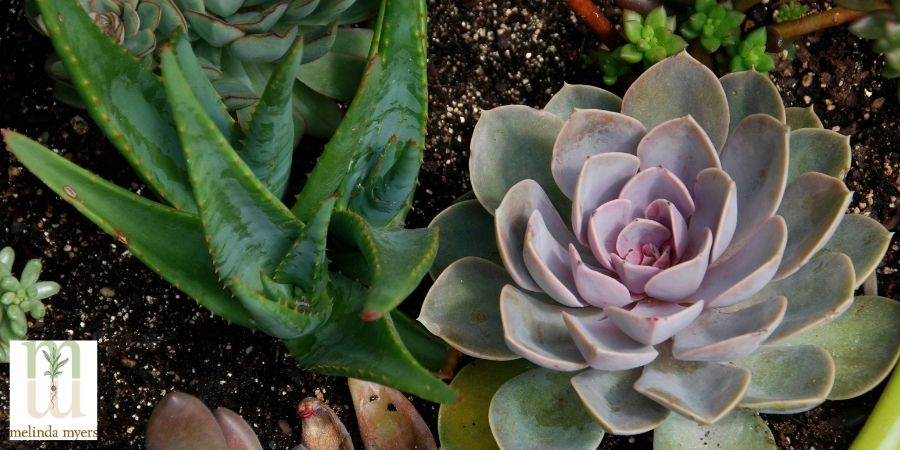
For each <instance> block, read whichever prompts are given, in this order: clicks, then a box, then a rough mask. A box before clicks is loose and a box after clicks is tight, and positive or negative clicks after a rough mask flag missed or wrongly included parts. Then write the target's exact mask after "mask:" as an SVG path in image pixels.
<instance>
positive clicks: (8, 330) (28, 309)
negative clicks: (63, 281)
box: [0, 247, 59, 363]
mask: <svg viewBox="0 0 900 450" xmlns="http://www.w3.org/2000/svg"><path fill="white" fill-rule="evenodd" d="M15 260H16V252H14V251H13V249H12V248H11V247H4V248H3V249H2V250H0V363H7V362H9V341H13V340H22V339H25V335H26V334H27V333H28V316H29V315H30V316H31V317H32V318H34V319H35V320H41V319H43V318H44V314H45V313H46V307H45V306H44V300H45V299H47V298H49V297H52V296H54V295H56V293H58V292H59V284H58V283H56V282H54V281H39V278H40V276H41V261H40V260H39V259H32V260H29V261H28V262H27V263H25V267H24V268H23V269H22V273H21V275H20V276H19V277H18V278H16V277H15V275H13V262H15Z"/></svg>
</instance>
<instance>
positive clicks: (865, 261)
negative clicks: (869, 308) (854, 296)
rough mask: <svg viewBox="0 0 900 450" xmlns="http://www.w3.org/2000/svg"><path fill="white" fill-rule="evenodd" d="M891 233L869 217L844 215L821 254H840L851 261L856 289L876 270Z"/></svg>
mask: <svg viewBox="0 0 900 450" xmlns="http://www.w3.org/2000/svg"><path fill="white" fill-rule="evenodd" d="M891 236H893V233H890V232H888V230H887V229H886V228H884V226H883V225H881V224H880V223H878V222H877V221H875V220H874V219H872V218H870V217H866V216H863V215H860V214H846V215H845V216H844V219H843V220H841V224H840V225H838V228H837V230H835V232H834V234H833V235H832V236H831V239H830V240H829V241H828V243H827V244H825V247H823V248H822V250H821V251H822V252H840V253H843V254H845V255H847V256H849V257H850V259H851V260H852V261H853V270H854V271H855V273H856V283H855V285H854V286H855V287H859V286H860V285H861V284H862V283H863V282H864V281H865V280H866V278H869V276H870V275H872V272H874V271H875V269H876V268H877V267H878V264H879V263H880V262H881V258H883V257H884V254H885V252H887V249H888V245H890V243H891Z"/></svg>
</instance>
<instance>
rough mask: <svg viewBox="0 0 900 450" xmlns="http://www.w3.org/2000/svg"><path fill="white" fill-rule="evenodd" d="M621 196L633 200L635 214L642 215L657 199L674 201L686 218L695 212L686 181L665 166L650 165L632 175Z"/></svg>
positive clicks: (632, 205)
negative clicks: (683, 181) (682, 180)
mask: <svg viewBox="0 0 900 450" xmlns="http://www.w3.org/2000/svg"><path fill="white" fill-rule="evenodd" d="M619 198H621V199H626V200H630V201H631V207H632V208H633V210H634V212H633V214H632V215H633V216H634V217H640V216H641V215H642V214H643V213H644V210H645V209H647V206H649V205H650V203H652V202H653V201H654V200H656V199H660V198H661V199H665V200H668V201H670V202H672V203H673V204H674V205H675V207H676V208H678V211H679V212H680V213H681V215H682V216H684V217H685V218H687V217H690V216H691V215H693V214H694V200H693V199H692V198H691V194H690V192H689V191H688V189H687V187H685V185H684V183H682V182H681V180H679V179H678V177H676V176H675V174H674V173H672V172H670V171H669V170H668V169H666V168H664V167H650V168H647V169H644V170H642V171H640V172H638V174H637V175H635V176H633V177H631V179H630V180H628V182H627V183H625V186H623V187H622V191H621V192H619Z"/></svg>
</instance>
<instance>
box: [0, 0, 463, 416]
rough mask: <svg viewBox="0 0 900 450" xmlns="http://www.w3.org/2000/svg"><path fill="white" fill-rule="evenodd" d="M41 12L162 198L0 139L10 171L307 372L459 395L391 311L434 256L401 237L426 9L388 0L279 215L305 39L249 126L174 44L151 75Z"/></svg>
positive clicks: (418, 335) (427, 339) (22, 142)
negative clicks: (344, 103) (326, 131)
mask: <svg viewBox="0 0 900 450" xmlns="http://www.w3.org/2000/svg"><path fill="white" fill-rule="evenodd" d="M36 4H37V7H38V8H39V9H40V12H41V14H42V16H43V17H45V18H48V17H49V18H54V20H49V21H46V23H45V25H46V27H47V30H48V32H49V34H50V36H51V39H52V40H53V43H54V46H55V48H56V51H57V52H58V54H59V55H60V57H61V60H62V61H63V63H64V64H65V65H66V68H67V70H68V72H69V73H70V74H71V75H72V79H73V81H74V85H75V87H76V88H77V89H78V91H79V94H80V95H81V97H82V99H84V100H85V103H86V104H87V106H88V109H89V112H90V113H91V115H92V116H93V118H94V119H95V121H96V122H97V123H98V124H99V125H100V127H101V128H102V129H103V130H104V132H105V133H106V134H107V136H108V137H109V139H110V140H111V141H112V143H113V144H114V145H115V146H116V147H117V148H118V149H119V151H120V152H121V153H122V154H123V155H124V156H125V157H126V159H128V161H129V162H130V163H131V165H132V166H133V167H134V169H135V171H136V172H137V174H138V175H139V176H140V177H141V178H142V179H143V180H144V182H146V183H147V185H148V186H149V187H150V188H151V189H152V191H153V192H154V193H155V194H157V195H158V197H159V199H160V201H153V200H150V199H147V198H144V197H141V196H138V195H135V194H133V193H131V192H129V191H127V190H125V189H122V188H120V187H118V186H115V185H113V184H111V183H108V182H106V181H104V180H102V179H101V178H100V177H98V176H97V175H94V174H92V173H90V172H87V171H85V170H83V169H81V168H79V167H77V166H76V165H74V164H72V163H71V162H69V161H68V160H66V159H65V158H62V157H61V156H59V155H57V154H56V153H54V152H52V151H50V150H49V149H47V148H45V147H43V146H42V145H40V144H38V143H37V142H34V141H32V140H30V139H28V138H26V137H24V136H22V135H19V134H17V133H15V132H13V131H9V130H6V131H4V138H5V140H6V143H7V146H8V147H9V149H10V151H12V153H13V154H15V155H16V157H17V158H18V159H19V161H21V162H22V164H24V165H25V166H26V167H27V168H28V169H29V170H31V171H32V172H33V173H34V174H35V175H37V176H38V177H39V178H40V179H41V180H42V181H44V182H45V183H46V184H47V185H48V186H49V187H51V188H52V189H53V190H54V191H55V192H57V193H58V194H59V195H60V196H61V197H62V198H63V199H65V200H66V201H67V202H69V203H71V204H72V205H73V206H74V207H75V208H76V209H78V210H79V211H80V212H82V213H83V214H84V215H85V216H87V217H88V218H89V219H91V220H92V221H94V222H95V223H96V224H97V225H99V226H100V227H101V228H102V229H103V230H104V231H106V232H107V233H109V234H111V235H113V236H114V237H115V238H116V239H117V240H118V241H120V242H121V243H123V244H124V245H126V246H127V247H128V248H129V249H130V251H131V252H132V254H134V255H135V256H137V257H138V258H140V259H141V260H142V261H143V262H144V263H145V264H147V266H148V267H150V268H151V269H152V270H154V271H156V272H157V273H159V274H160V275H161V276H162V277H163V278H165V279H166V280H168V281H169V282H170V283H172V284H173V285H175V286H176V287H177V288H179V289H181V290H182V291H184V292H185V293H187V294H188V295H190V296H191V297H193V298H194V299H196V300H197V301H198V302H199V303H200V304H201V305H203V306H204V307H206V308H207V309H209V310H210V311H212V312H213V313H215V314H217V315H219V316H221V317H223V318H225V319H227V320H229V321H231V322H234V323H237V324H239V325H242V326H245V327H249V328H253V329H258V330H260V331H263V332H265V333H267V334H269V335H271V336H274V337H277V338H280V339H283V340H284V342H285V344H286V345H287V347H288V349H289V351H290V352H291V354H292V355H293V356H294V357H295V359H296V360H297V361H298V363H300V365H302V366H303V367H305V368H307V369H310V370H315V371H318V372H321V373H325V374H333V375H341V376H353V377H355V378H361V379H366V380H371V381H376V382H378V383H381V384H386V385H390V386H394V387H397V388H399V389H401V390H405V391H407V392H410V393H413V394H416V395H419V396H421V397H423V398H426V399H430V400H433V401H439V402H446V401H452V400H454V399H455V398H456V395H455V393H454V392H453V391H452V390H451V389H450V388H449V387H447V386H446V385H445V384H444V383H442V382H441V381H440V380H438V379H437V378H436V377H435V376H433V375H432V374H431V373H430V372H429V369H430V370H432V371H438V370H440V369H442V368H443V365H444V364H445V363H446V359H445V358H446V357H447V355H448V354H449V353H448V351H447V348H446V347H445V346H444V345H443V344H442V343H440V342H439V341H437V340H435V339H434V338H433V337H431V336H430V335H428V334H427V332H426V331H425V330H424V329H423V328H421V327H419V326H418V325H417V324H416V323H415V322H413V321H412V320H410V319H409V318H407V317H405V316H403V315H402V314H400V313H399V312H395V311H393V310H394V307H395V306H397V304H399V303H400V302H401V301H402V300H403V299H404V298H405V297H406V296H407V295H408V294H409V293H410V292H411V291H412V290H413V289H414V288H415V286H416V285H417V284H418V282H419V280H420V279H421V277H422V276H423V275H424V273H425V272H426V271H427V270H428V268H429V266H430V265H431V261H432V259H433V258H434V255H435V253H436V247H437V233H436V232H435V231H434V230H429V229H420V230H407V229H403V228H402V227H401V226H402V223H403V221H404V218H405V215H406V213H407V211H408V210H409V207H410V199H411V196H412V194H413V190H414V188H415V183H416V177H417V175H418V169H419V166H420V164H421V160H422V151H423V145H424V121H425V116H426V92H425V91H426V85H425V3H424V1H422V0H401V1H391V2H384V3H383V4H382V9H381V11H380V14H379V20H378V26H377V27H376V30H375V39H374V42H373V44H372V49H371V50H370V56H369V62H368V66H367V69H366V75H365V77H364V80H363V82H362V84H361V88H360V90H359V92H358V94H357V95H356V97H355V99H354V101H353V103H352V104H351V106H350V108H349V110H348V112H347V115H346V119H345V120H344V121H343V122H342V123H341V125H340V127H339V128H338V130H337V131H336V133H335V135H334V137H333V138H332V139H331V141H330V142H329V143H328V144H327V145H326V147H325V150H324V153H323V154H322V155H321V156H320V158H319V161H318V163H317V165H316V167H315V169H314V170H313V171H312V172H311V173H310V174H309V176H308V177H307V179H306V182H305V185H304V186H303V189H302V191H301V192H300V194H299V195H298V196H297V197H296V199H295V202H294V205H293V206H292V208H290V209H289V208H288V206H287V205H285V204H284V203H282V201H281V197H282V196H283V193H284V192H285V189H286V186H287V180H288V174H289V170H290V169H289V168H290V162H291V157H292V150H293V145H292V142H293V141H292V138H291V130H292V123H293V120H292V117H291V91H292V88H293V80H294V78H295V77H296V74H297V71H298V68H299V66H300V62H301V61H302V52H303V49H304V47H303V44H302V40H301V39H298V40H296V41H295V42H294V44H293V45H292V47H291V49H290V50H289V51H288V53H287V56H286V57H285V59H284V60H283V61H282V62H281V63H280V64H279V65H278V66H277V67H276V69H275V70H274V72H273V75H272V77H271V79H270V81H269V84H268V86H267V87H266V89H265V93H264V95H263V97H262V98H261V100H260V103H259V105H257V107H256V109H255V112H254V115H253V117H252V121H251V122H250V125H249V127H248V129H247V130H246V131H244V130H242V129H241V128H240V127H238V126H236V124H235V121H234V120H233V117H232V116H231V115H229V114H228V112H227V111H226V109H225V108H224V106H223V105H222V103H221V100H220V98H219V97H218V96H217V95H216V93H215V91H214V90H213V88H212V86H211V84H210V82H209V81H208V79H207V78H206V76H205V75H204V74H203V72H202V69H201V67H200V65H199V64H198V63H197V59H196V57H195V55H194V54H193V52H192V49H191V46H190V45H189V43H188V42H187V40H186V39H184V37H183V36H180V37H176V38H175V39H174V41H173V43H172V44H171V45H167V46H164V48H163V49H162V52H161V55H162V56H161V68H162V79H160V78H159V77H157V76H156V75H154V74H153V73H151V72H149V71H148V70H147V69H146V68H145V67H143V66H142V65H141V64H140V63H139V62H138V61H136V60H134V59H133V58H131V57H130V56H128V55H126V54H124V53H123V52H122V51H121V50H120V49H119V48H118V46H117V45H116V44H115V43H114V42H112V41H111V40H109V39H108V38H107V36H106V35H105V34H103V33H102V31H100V30H99V29H98V28H96V27H95V26H94V25H93V23H92V22H91V20H90V18H89V17H88V16H87V14H85V13H84V11H83V10H82V9H81V8H80V7H79V6H78V5H77V4H75V3H74V2H70V1H67V0H37V1H36ZM63 23H65V26H62V24H63ZM87 61H89V62H90V64H87V63H86V62H87ZM122 86H127V88H124V89H123V88H122ZM329 260H332V261H329ZM405 343H409V344H410V347H409V348H407V347H406V345H405ZM417 358H418V360H417ZM419 361H421V362H422V363H421V364H420V362H419ZM423 364H424V366H423Z"/></svg>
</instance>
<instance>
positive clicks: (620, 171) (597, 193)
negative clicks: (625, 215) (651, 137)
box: [572, 152, 640, 245]
mask: <svg viewBox="0 0 900 450" xmlns="http://www.w3.org/2000/svg"><path fill="white" fill-rule="evenodd" d="M639 166H640V160H639V159H638V158H637V157H636V156H634V155H629V154H627V153H617V152H614V153H600V154H599V155H594V156H591V157H590V158H588V159H587V161H585V162H584V166H583V167H582V168H581V175H579V176H578V182H577V183H576V185H575V196H574V198H573V199H572V231H573V232H574V233H575V237H576V238H578V241H579V242H581V243H582V244H584V245H588V237H587V229H588V221H589V220H590V217H591V214H592V213H593V212H594V210H595V209H597V208H598V207H600V206H602V205H603V204H605V203H607V202H609V201H611V200H615V199H616V198H617V197H618V196H619V192H620V191H621V190H622V187H623V186H625V183H626V182H627V181H628V180H629V179H631V177H633V176H634V174H636V173H637V171H638V167H639Z"/></svg>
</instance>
